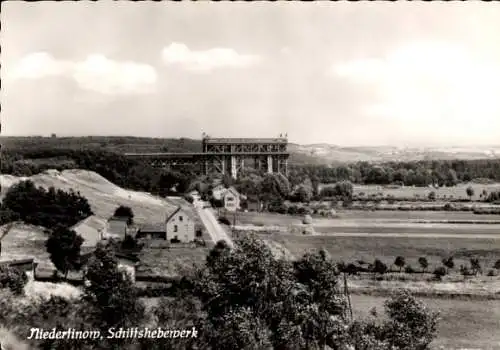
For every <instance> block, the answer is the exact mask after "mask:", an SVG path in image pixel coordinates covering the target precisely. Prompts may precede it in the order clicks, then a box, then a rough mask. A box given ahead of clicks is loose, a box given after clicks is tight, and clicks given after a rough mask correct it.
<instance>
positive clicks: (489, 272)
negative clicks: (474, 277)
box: [488, 269, 496, 277]
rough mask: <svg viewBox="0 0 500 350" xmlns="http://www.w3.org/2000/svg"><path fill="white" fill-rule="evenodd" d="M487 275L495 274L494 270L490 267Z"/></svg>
mask: <svg viewBox="0 0 500 350" xmlns="http://www.w3.org/2000/svg"><path fill="white" fill-rule="evenodd" d="M488 276H490V277H493V276H496V273H495V270H493V269H490V270H489V271H488Z"/></svg>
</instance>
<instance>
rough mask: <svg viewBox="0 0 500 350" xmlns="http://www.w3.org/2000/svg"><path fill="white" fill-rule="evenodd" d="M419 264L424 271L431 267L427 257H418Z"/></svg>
mask: <svg viewBox="0 0 500 350" xmlns="http://www.w3.org/2000/svg"><path fill="white" fill-rule="evenodd" d="M418 264H419V265H420V267H421V268H422V272H425V270H427V268H428V267H429V262H428V261H427V258H426V257H423V256H421V257H420V258H418Z"/></svg>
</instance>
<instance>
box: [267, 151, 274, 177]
mask: <svg viewBox="0 0 500 350" xmlns="http://www.w3.org/2000/svg"><path fill="white" fill-rule="evenodd" d="M267 172H268V173H269V174H272V173H273V156H271V155H268V156H267Z"/></svg>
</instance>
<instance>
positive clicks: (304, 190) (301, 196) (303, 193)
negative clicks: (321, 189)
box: [295, 185, 313, 203]
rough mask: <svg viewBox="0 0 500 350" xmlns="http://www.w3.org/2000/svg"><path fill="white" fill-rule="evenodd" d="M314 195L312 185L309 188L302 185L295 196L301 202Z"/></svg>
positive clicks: (305, 201) (308, 199) (307, 200)
mask: <svg viewBox="0 0 500 350" xmlns="http://www.w3.org/2000/svg"><path fill="white" fill-rule="evenodd" d="M312 195H313V191H312V187H311V188H308V187H306V186H304V185H300V186H299V188H298V189H297V191H296V192H295V197H296V199H297V200H298V201H299V202H302V203H307V202H309V201H310V200H311V197H312Z"/></svg>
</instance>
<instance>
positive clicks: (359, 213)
mask: <svg viewBox="0 0 500 350" xmlns="http://www.w3.org/2000/svg"><path fill="white" fill-rule="evenodd" d="M302 219H303V217H302V216H292V215H282V214H273V213H256V212H247V213H238V214H237V215H236V223H237V224H238V225H250V224H251V225H259V226H272V225H294V224H300V223H301V222H302ZM482 220H484V221H498V222H500V215H477V214H474V213H473V212H467V211H463V212H461V211H460V212H459V211H399V210H381V211H368V210H343V211H338V212H337V217H335V218H330V219H325V218H315V219H314V225H318V226H335V225H337V224H338V223H342V222H359V223H362V222H369V223H376V222H411V221H419V222H422V221H426V222H436V221H482Z"/></svg>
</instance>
